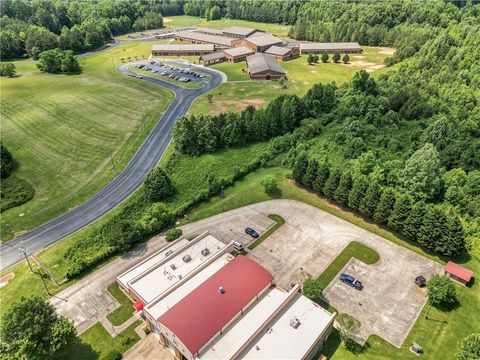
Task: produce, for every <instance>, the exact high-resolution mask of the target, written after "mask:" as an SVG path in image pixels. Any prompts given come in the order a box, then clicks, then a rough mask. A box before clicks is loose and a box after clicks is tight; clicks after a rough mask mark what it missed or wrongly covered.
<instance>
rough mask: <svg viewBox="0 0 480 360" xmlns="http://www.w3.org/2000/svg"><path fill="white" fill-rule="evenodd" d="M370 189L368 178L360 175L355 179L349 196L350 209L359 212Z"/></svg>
mask: <svg viewBox="0 0 480 360" xmlns="http://www.w3.org/2000/svg"><path fill="white" fill-rule="evenodd" d="M367 189H368V178H367V177H366V176H363V175H360V176H356V177H355V178H354V179H353V184H352V190H351V191H350V193H349V194H348V207H350V208H352V209H354V210H358V209H359V208H360V202H361V201H362V199H363V198H364V197H365V193H366V191H367Z"/></svg>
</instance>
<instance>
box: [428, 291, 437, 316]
mask: <svg viewBox="0 0 480 360" xmlns="http://www.w3.org/2000/svg"><path fill="white" fill-rule="evenodd" d="M432 290H433V294H432V296H431V301H429V303H430V304H429V306H428V309H427V312H426V313H425V319H427V320H428V313H429V312H430V309H431V308H432V305H433V303H434V302H436V301H435V300H436V299H435V297H436V293H437V287H436V286H435V287H434V288H433V289H432ZM429 297H430V296H429Z"/></svg>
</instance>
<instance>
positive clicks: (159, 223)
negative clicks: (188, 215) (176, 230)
mask: <svg viewBox="0 0 480 360" xmlns="http://www.w3.org/2000/svg"><path fill="white" fill-rule="evenodd" d="M172 221H173V214H172V212H171V211H170V209H168V207H167V206H166V205H165V204H164V203H155V204H152V205H151V206H150V207H149V208H148V210H147V211H146V212H145V214H144V215H143V216H142V218H141V219H140V221H139V222H138V225H140V227H141V228H142V229H143V230H145V231H146V232H147V233H149V234H154V233H157V232H159V231H160V230H162V229H163V228H165V227H166V226H167V225H169V224H170V223H171V222H172ZM137 241H138V239H137Z"/></svg>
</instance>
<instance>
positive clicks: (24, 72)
mask: <svg viewBox="0 0 480 360" xmlns="http://www.w3.org/2000/svg"><path fill="white" fill-rule="evenodd" d="M150 49H151V44H148V43H139V44H134V45H125V46H122V47H115V48H113V49H110V50H108V51H105V52H101V53H99V54H95V55H91V56H87V57H83V58H81V61H80V62H81V64H82V67H83V73H82V74H81V75H77V76H75V75H74V76H69V75H52V74H42V73H40V72H39V71H37V70H36V69H35V67H34V65H33V64H32V62H30V61H20V62H17V63H16V66H17V69H18V73H19V75H20V76H19V77H16V78H9V79H2V82H1V92H2V99H1V117H2V141H3V142H4V143H5V144H6V145H7V147H8V148H9V149H10V150H11V152H12V154H13V156H14V157H15V158H16V159H17V160H18V162H19V163H20V164H21V166H20V168H19V169H18V171H17V172H16V176H18V177H20V178H23V179H25V180H27V181H28V182H29V183H30V184H31V185H32V186H33V188H34V189H35V197H34V198H33V199H32V200H31V201H29V202H28V203H26V204H24V205H22V206H19V207H16V208H13V209H9V210H7V211H5V212H4V213H2V222H1V236H2V238H4V239H9V238H11V237H12V236H13V235H14V233H19V232H22V231H26V230H29V229H32V228H33V227H35V226H37V225H39V224H41V223H43V222H45V221H47V220H49V219H52V218H53V217H55V216H58V215H60V214H61V213H63V212H65V211H67V210H68V209H70V208H72V207H74V206H76V205H78V204H79V203H81V202H82V201H84V200H86V199H87V198H88V197H90V196H91V195H92V194H93V193H95V192H96V191H98V190H99V189H100V188H101V187H102V186H104V185H105V184H107V183H108V182H109V181H110V180H111V179H112V178H113V177H114V176H115V172H118V171H120V170H121V169H122V168H123V167H124V166H125V165H126V163H127V162H128V161H129V160H130V158H131V156H132V155H133V154H134V152H135V151H136V150H137V148H138V146H139V145H140V144H141V142H142V141H143V139H144V138H145V137H146V135H147V134H148V132H149V130H150V129H151V128H152V127H153V125H154V124H155V123H156V121H157V120H158V118H159V117H160V116H161V114H162V112H163V111H164V110H165V108H166V106H167V104H169V103H170V101H171V99H172V94H171V93H170V92H169V91H167V90H164V89H162V88H161V87H158V86H154V85H150V84H148V83H146V82H139V81H138V80H136V79H132V78H127V77H126V76H123V75H121V74H118V73H116V72H115V71H114V63H115V64H119V63H121V58H127V57H129V56H130V57H132V59H133V58H134V56H137V57H138V58H142V56H145V57H146V56H148V54H149V52H150ZM112 160H113V161H112ZM112 162H113V164H112Z"/></svg>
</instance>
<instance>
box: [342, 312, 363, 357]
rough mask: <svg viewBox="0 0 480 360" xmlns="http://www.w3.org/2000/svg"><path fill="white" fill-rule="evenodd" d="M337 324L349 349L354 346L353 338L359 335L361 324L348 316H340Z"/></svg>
mask: <svg viewBox="0 0 480 360" xmlns="http://www.w3.org/2000/svg"><path fill="white" fill-rule="evenodd" d="M337 323H338V325H339V330H340V338H341V339H342V342H343V343H344V344H345V346H346V347H347V349H351V348H353V346H354V343H353V338H354V337H355V336H357V335H358V332H359V330H360V326H361V323H360V321H358V320H357V319H355V318H354V317H353V316H351V315H348V314H340V315H338V316H337Z"/></svg>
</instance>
